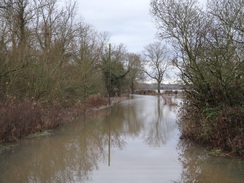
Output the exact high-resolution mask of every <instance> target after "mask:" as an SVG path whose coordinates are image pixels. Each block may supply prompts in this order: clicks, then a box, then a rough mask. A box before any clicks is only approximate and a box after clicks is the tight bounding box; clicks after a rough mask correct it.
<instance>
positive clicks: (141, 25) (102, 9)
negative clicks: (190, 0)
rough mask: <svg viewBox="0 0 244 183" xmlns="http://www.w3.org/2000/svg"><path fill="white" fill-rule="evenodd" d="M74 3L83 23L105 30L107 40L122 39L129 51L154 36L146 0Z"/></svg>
mask: <svg viewBox="0 0 244 183" xmlns="http://www.w3.org/2000/svg"><path fill="white" fill-rule="evenodd" d="M200 1H202V2H203V1H206V0H200ZM78 3H79V9H78V13H79V15H81V16H82V17H83V19H84V20H85V22H86V23H88V24H91V25H93V26H94V28H95V29H96V30H98V31H102V32H103V31H106V32H109V33H110V35H111V43H112V44H120V43H124V44H125V45H126V47H127V50H128V51H129V52H134V53H139V52H141V51H142V50H143V47H144V46H146V45H147V44H149V43H152V42H154V41H156V40H157V38H156V33H157V29H156V27H155V24H154V23H153V18H152V16H151V15H150V13H149V8H150V0H79V1H78Z"/></svg>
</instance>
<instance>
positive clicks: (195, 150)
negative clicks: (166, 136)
mask: <svg viewBox="0 0 244 183" xmlns="http://www.w3.org/2000/svg"><path fill="white" fill-rule="evenodd" d="M178 151H179V161H180V162H181V163H182V167H183V170H182V174H181V181H179V182H209V183H216V182H221V183H240V182H242V181H244V174H243V173H244V172H243V170H244V162H243V161H241V160H238V159H227V158H221V157H212V156H209V155H208V154H207V152H206V151H205V150H203V149H202V148H200V147H196V145H193V144H191V143H190V142H188V141H181V142H179V144H178Z"/></svg>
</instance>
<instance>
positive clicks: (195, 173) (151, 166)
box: [0, 96, 243, 183]
mask: <svg viewBox="0 0 244 183" xmlns="http://www.w3.org/2000/svg"><path fill="white" fill-rule="evenodd" d="M177 100H178V99H177V98H175V101H176V102H177ZM177 110H178V109H177V108H176V107H170V106H167V105H164V102H163V100H162V98H160V97H159V98H157V97H150V96H143V97H142V96H133V100H127V101H125V102H123V103H121V104H118V105H115V106H114V107H112V108H110V109H105V110H102V111H98V112H96V113H94V114H92V115H90V116H89V117H87V118H85V119H81V120H80V121H77V122H74V123H72V124H69V125H66V126H64V127H62V128H60V129H58V130H55V131H54V132H53V133H52V135H50V136H46V137H40V138H33V139H25V140H23V141H21V142H20V143H18V144H16V145H15V146H13V147H10V148H8V149H5V150H3V151H0V162H1V163H0V182H3V183H8V182H9V183H11V182H31V183H32V182H34V183H35V182H36V183H39V182H40V183H45V182H106V183H112V182H116V183H119V182H140V183H143V182H145V183H148V182H154V183H157V182H211V181H212V180H213V181H215V182H218V180H221V181H222V182H224V181H225V180H228V181H229V182H235V181H236V180H240V175H239V176H238V173H235V172H238V171H239V172H240V168H243V164H238V163H237V162H232V164H229V163H230V162H231V161H226V163H224V162H225V161H224V160H222V159H221V160H218V161H219V162H218V161H217V162H216V161H213V160H214V158H212V159H211V157H207V156H206V155H205V154H204V153H202V154H201V153H199V152H202V151H201V150H200V151H199V150H198V148H196V147H194V146H190V145H189V143H183V142H181V143H179V142H178V141H179V140H178V135H179V132H178V129H177V125H176V122H175V121H176V119H177V115H176V114H177ZM236 165H239V168H236ZM226 167H230V168H231V170H226ZM209 168H210V169H209ZM226 171H227V172H229V173H226ZM215 174H216V175H215ZM221 176H223V177H224V178H223V179H222V178H221ZM233 176H234V178H233ZM235 177H236V178H235ZM228 178H229V179H228ZM205 180H206V181H205ZM213 181H212V182H213Z"/></svg>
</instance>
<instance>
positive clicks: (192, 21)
mask: <svg viewBox="0 0 244 183" xmlns="http://www.w3.org/2000/svg"><path fill="white" fill-rule="evenodd" d="M151 13H152V15H153V17H154V18H155V22H156V24H157V26H158V30H159V35H160V38H161V39H162V40H168V41H169V42H171V43H172V44H171V45H172V48H173V49H174V51H175V58H174V59H173V63H174V65H175V66H177V67H178V69H179V70H180V71H181V75H180V76H181V79H182V81H183V82H184V84H185V93H186V101H185V105H184V107H183V108H182V111H181V122H180V127H181V131H182V138H186V139H190V140H192V141H195V142H197V143H201V144H203V145H206V146H211V147H213V148H215V149H221V150H222V151H225V152H228V154H229V155H238V156H242V157H244V129H243V128H244V55H243V54H244V32H243V22H244V18H243V17H244V2H243V0H235V1H233V0H219V1H215V0H210V1H208V4H207V6H206V7H203V6H202V7H201V5H200V4H198V2H197V1H196V0H171V1H168V0H152V1H151Z"/></svg>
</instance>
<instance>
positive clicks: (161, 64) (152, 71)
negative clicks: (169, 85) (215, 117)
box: [143, 42, 170, 93]
mask: <svg viewBox="0 0 244 183" xmlns="http://www.w3.org/2000/svg"><path fill="white" fill-rule="evenodd" d="M143 55H144V61H145V68H144V72H145V73H146V74H147V75H148V76H149V77H150V78H152V79H154V80H156V82H157V90H158V93H160V84H161V82H162V81H163V78H164V75H165V72H166V70H167V69H168V66H169V64H170V61H169V58H168V50H167V47H166V46H165V45H163V44H162V43H161V42H155V43H152V44H149V45H147V46H146V47H145V49H144V51H143Z"/></svg>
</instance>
